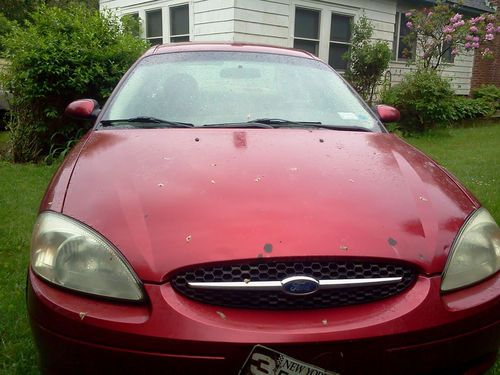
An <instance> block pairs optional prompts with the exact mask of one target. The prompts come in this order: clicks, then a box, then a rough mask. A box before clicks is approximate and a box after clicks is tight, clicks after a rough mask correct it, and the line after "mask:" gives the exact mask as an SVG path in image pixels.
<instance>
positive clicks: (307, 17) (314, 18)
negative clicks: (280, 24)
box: [293, 8, 320, 56]
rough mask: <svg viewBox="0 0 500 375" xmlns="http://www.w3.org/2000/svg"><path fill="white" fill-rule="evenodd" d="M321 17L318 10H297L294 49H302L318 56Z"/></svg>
mask: <svg viewBox="0 0 500 375" xmlns="http://www.w3.org/2000/svg"><path fill="white" fill-rule="evenodd" d="M319 16H320V12H319V11H317V10H311V9H304V8H296V9H295V31H294V40H293V48H298V49H302V50H304V51H308V52H311V53H312V54H314V55H316V56H317V55H318V52H319V50H318V49H319Z"/></svg>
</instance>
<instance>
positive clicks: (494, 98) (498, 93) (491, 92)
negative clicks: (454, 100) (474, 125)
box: [472, 85, 500, 111]
mask: <svg viewBox="0 0 500 375" xmlns="http://www.w3.org/2000/svg"><path fill="white" fill-rule="evenodd" d="M472 97H473V98H474V99H482V100H483V101H485V102H487V103H489V104H490V105H491V106H492V108H493V110H496V111H498V110H500V87H497V86H495V85H481V86H479V87H478V88H477V89H474V90H472Z"/></svg>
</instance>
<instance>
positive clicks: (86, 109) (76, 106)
mask: <svg viewBox="0 0 500 375" xmlns="http://www.w3.org/2000/svg"><path fill="white" fill-rule="evenodd" d="M99 112H101V108H100V106H99V103H98V102H97V100H94V99H79V100H75V101H74V102H71V103H69V104H68V106H67V107H66V109H65V111H64V114H65V115H66V116H69V117H71V118H74V119H78V120H92V119H95V118H96V117H97V115H98V114H99Z"/></svg>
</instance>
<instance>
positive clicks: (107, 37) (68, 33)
mask: <svg viewBox="0 0 500 375" xmlns="http://www.w3.org/2000/svg"><path fill="white" fill-rule="evenodd" d="M3 42H4V45H5V56H6V58H8V59H9V60H10V64H9V65H8V67H7V69H6V71H5V73H3V74H2V75H1V76H0V85H1V86H3V87H4V89H6V90H7V91H10V92H11V93H12V94H13V97H12V99H11V102H10V105H11V112H12V120H11V121H10V122H9V124H8V127H9V129H10V130H11V134H12V151H13V158H14V160H15V161H19V162H25V161H31V160H35V159H37V158H38V157H40V156H42V155H46V154H47V153H48V152H49V150H50V147H51V144H50V141H51V139H53V138H52V136H53V134H55V133H61V134H65V135H66V139H64V140H62V141H61V144H65V143H66V142H67V141H68V140H71V139H74V137H75V136H76V134H77V132H78V129H79V128H80V127H81V125H77V124H76V123H75V122H71V121H69V120H68V119H66V118H63V115H62V114H63V112H64V108H65V106H66V105H67V104H68V103H69V102H71V101H72V100H75V99H77V98H81V97H89V98H94V99H96V100H98V101H100V102H103V101H104V100H105V99H106V98H107V97H108V96H109V95H110V93H111V91H112V89H113V88H114V86H115V85H116V83H117V82H118V80H119V79H120V77H121V76H122V75H123V74H124V72H125V71H126V70H127V69H128V67H129V66H130V65H131V64H132V63H133V62H134V61H135V60H136V59H137V57H138V56H139V55H140V54H141V53H142V52H143V51H144V50H145V49H146V48H147V44H146V42H144V41H142V40H140V39H139V38H137V37H135V36H133V35H132V34H131V33H130V32H129V30H126V29H124V28H122V26H121V23H120V21H119V19H117V18H116V17H115V16H113V15H111V14H110V13H106V14H104V15H103V14H100V13H99V12H98V11H97V10H92V9H89V8H87V7H85V6H82V5H72V4H70V5H68V6H67V7H64V8H57V7H47V6H41V7H39V8H37V10H35V11H34V12H33V13H31V14H30V21H25V25H23V26H22V27H21V26H18V25H14V26H13V28H12V31H11V33H10V34H8V35H7V36H6V37H4V38H3Z"/></svg>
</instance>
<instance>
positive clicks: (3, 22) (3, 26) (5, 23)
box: [0, 13, 12, 54]
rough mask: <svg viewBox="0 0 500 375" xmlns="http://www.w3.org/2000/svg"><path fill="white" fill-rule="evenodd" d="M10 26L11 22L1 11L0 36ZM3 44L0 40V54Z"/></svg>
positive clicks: (8, 29)
mask: <svg viewBox="0 0 500 375" xmlns="http://www.w3.org/2000/svg"><path fill="white" fill-rule="evenodd" d="M11 28H12V23H11V22H10V21H9V20H8V19H7V17H5V16H4V15H3V13H0V37H2V35H5V34H7V33H8V32H9V31H10V29H11ZM3 49H4V48H3V44H2V41H1V40H0V54H1V53H2V51H3Z"/></svg>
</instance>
